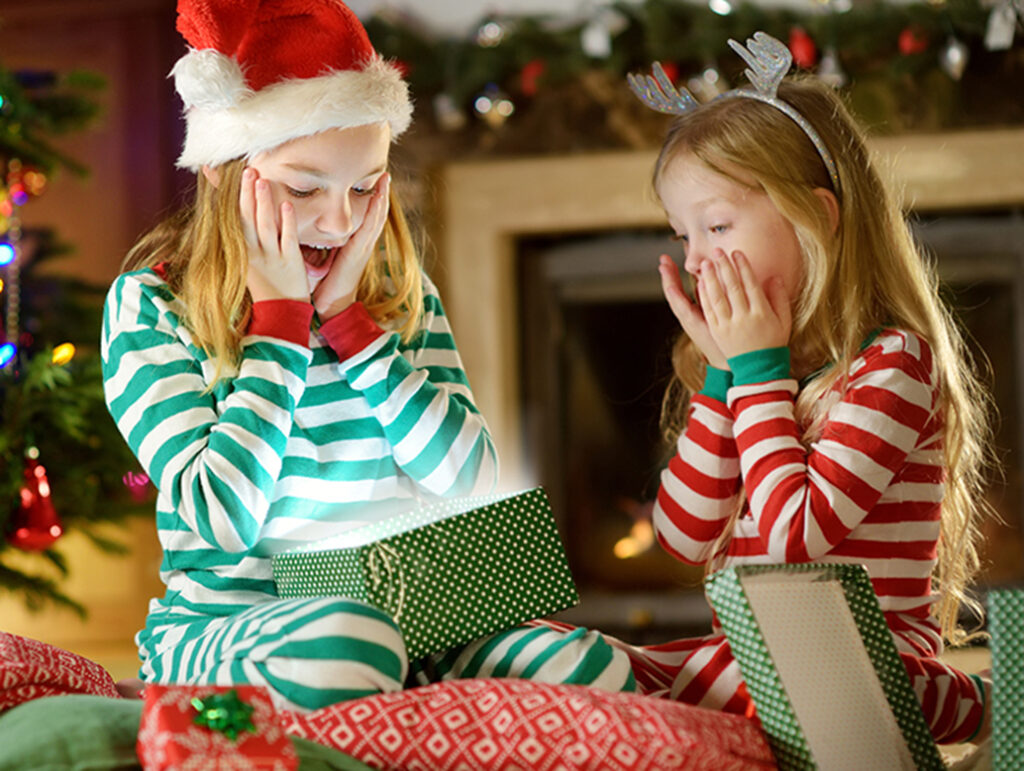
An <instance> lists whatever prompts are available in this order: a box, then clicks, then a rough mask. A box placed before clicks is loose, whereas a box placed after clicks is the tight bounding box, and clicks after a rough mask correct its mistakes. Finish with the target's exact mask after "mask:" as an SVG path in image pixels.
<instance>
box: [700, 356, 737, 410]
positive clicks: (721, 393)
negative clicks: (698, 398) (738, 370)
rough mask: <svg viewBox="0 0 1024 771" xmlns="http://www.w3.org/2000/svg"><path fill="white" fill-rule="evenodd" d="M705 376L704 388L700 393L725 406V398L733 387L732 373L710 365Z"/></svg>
mask: <svg viewBox="0 0 1024 771" xmlns="http://www.w3.org/2000/svg"><path fill="white" fill-rule="evenodd" d="M706 370H707V371H706V373H705V375H704V387H703V388H702V389H700V391H699V392H698V393H700V394H701V395H702V396H707V397H710V398H712V399H717V400H718V401H720V402H722V403H723V404H725V396H726V393H727V392H728V391H729V388H730V387H731V386H732V372H730V371H729V370H727V369H718V367H712V366H711V365H710V364H709V365H708V366H707V368H706Z"/></svg>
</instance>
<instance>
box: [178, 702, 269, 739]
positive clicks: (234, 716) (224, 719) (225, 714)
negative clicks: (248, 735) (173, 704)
mask: <svg viewBox="0 0 1024 771" xmlns="http://www.w3.org/2000/svg"><path fill="white" fill-rule="evenodd" d="M192 707H193V708H194V709H195V710H196V712H198V713H199V714H198V715H196V717H195V720H193V721H192V722H193V723H195V724H196V725H204V726H206V727H207V728H209V729H210V730H212V731H220V732H221V733H222V734H224V735H225V736H226V737H228V738H229V739H230V740H231V741H235V740H236V739H238V735H239V734H240V733H242V732H243V731H252V732H253V733H257V731H256V726H255V725H253V722H252V713H253V710H254V709H255V707H253V706H252V705H251V704H246V703H245V702H244V701H242V699H241V698H240V697H239V695H238V691H236V690H230V691H227V692H226V693H211V694H210V695H209V696H204V697H203V698H200V697H198V696H196V697H194V698H193V699H192Z"/></svg>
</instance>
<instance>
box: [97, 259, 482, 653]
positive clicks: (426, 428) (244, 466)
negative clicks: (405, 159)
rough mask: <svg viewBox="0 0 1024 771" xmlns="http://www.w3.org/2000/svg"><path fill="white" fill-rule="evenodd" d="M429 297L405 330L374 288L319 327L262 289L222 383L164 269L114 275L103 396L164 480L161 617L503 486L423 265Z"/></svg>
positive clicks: (233, 605) (236, 596) (252, 594)
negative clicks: (434, 506) (431, 507)
mask: <svg viewBox="0 0 1024 771" xmlns="http://www.w3.org/2000/svg"><path fill="white" fill-rule="evenodd" d="M424 295H425V297H424V314H423V317H422V320H421V322H420V324H419V327H418V330H417V332H416V334H415V335H414V336H413V337H412V339H411V340H410V342H408V343H403V342H401V340H400V338H399V335H398V334H397V333H396V332H394V331H391V329H390V328H388V329H382V328H381V327H380V326H378V325H377V323H376V322H375V321H374V320H373V319H372V318H371V317H370V315H369V314H368V313H367V311H366V310H365V308H364V307H363V306H362V304H361V303H355V304H353V305H352V306H350V307H349V308H348V309H346V310H345V311H343V312H342V313H340V314H338V315H337V316H335V317H333V318H332V319H330V320H328V321H327V322H325V323H324V324H323V325H322V326H320V327H319V329H315V330H314V329H311V319H312V315H313V308H312V305H311V304H310V303H308V302H299V301H292V300H275V301H266V302H260V303H256V304H255V305H254V307H253V317H252V322H251V325H250V328H249V330H248V333H247V335H246V337H245V338H244V339H243V340H242V357H241V361H240V363H239V365H238V367H237V368H236V370H234V371H232V372H231V373H230V376H229V377H226V378H224V379H222V380H220V381H218V382H217V383H216V385H215V386H214V387H213V389H212V390H210V389H209V386H210V383H211V382H212V379H213V373H214V364H213V362H212V361H211V359H210V358H209V357H208V356H207V355H206V354H205V353H204V352H203V350H202V349H201V348H200V347H199V346H198V345H197V344H196V343H195V341H194V340H193V338H192V336H191V334H190V333H189V330H188V329H187V328H186V326H185V325H184V323H183V316H184V309H183V306H182V304H181V301H180V300H179V299H178V298H177V297H175V296H174V295H173V293H172V292H171V290H170V288H169V286H168V285H167V283H166V282H165V281H164V279H163V278H162V275H161V272H160V269H159V268H157V269H156V270H153V269H143V270H139V271H135V272H132V273H126V274H123V275H121V276H120V277H119V278H118V279H117V280H116V281H115V282H114V284H113V286H112V287H111V289H110V292H109V294H108V296H107V300H106V306H105V312H104V321H103V330H102V340H101V353H102V361H103V378H104V389H105V393H106V400H107V405H108V407H109V409H110V412H111V414H112V415H113V417H114V419H115V421H116V422H117V425H118V428H119V429H120V431H121V433H122V434H123V435H124V437H125V439H126V440H127V441H128V444H129V445H130V446H131V448H132V450H133V452H134V453H135V455H136V456H137V457H138V459H139V461H140V462H141V464H142V466H143V468H144V469H145V471H146V473H147V474H148V475H149V477H150V478H151V479H152V480H153V482H154V484H155V485H156V487H157V490H158V491H159V492H158V497H157V502H156V521H157V530H158V535H159V538H160V542H161V545H162V547H163V551H164V557H163V564H162V565H161V578H162V579H163V581H164V583H165V584H166V586H167V592H166V594H165V596H164V597H163V598H157V599H154V600H153V601H152V602H151V603H150V610H149V618H148V620H147V630H152V629H153V628H155V627H157V626H160V625H163V624H179V623H187V622H188V621H189V620H195V619H196V618H197V617H198V616H211V615H212V616H223V615H230V614H233V613H236V612H238V611H241V610H243V609H245V608H247V607H250V606H251V605H253V604H254V603H257V602H261V601H267V600H271V599H274V598H275V597H276V592H275V590H274V586H273V581H272V577H271V569H270V559H269V557H270V555H272V554H274V553H276V552H279V551H281V550H284V549H287V548H290V547H293V546H298V545H302V544H306V543H309V542H315V541H317V540H319V539H322V538H324V537H326V536H329V535H335V534H337V533H339V532H343V531H344V530H346V529H350V528H353V527H356V526H359V525H361V524H365V523H367V522H371V521H376V520H379V519H381V518H385V517H387V516H389V515H390V514H391V513H392V512H394V511H395V510H396V509H399V508H402V507H403V504H404V505H405V506H408V503H409V502H410V501H411V500H412V499H414V498H417V497H435V496H454V495H466V494H472V493H478V492H486V491H489V490H490V489H491V488H492V487H493V485H494V483H495V481H496V477H497V459H496V455H495V450H494V446H493V444H492V442H491V438H490V434H489V432H488V430H487V427H486V425H485V423H484V420H483V418H482V417H481V415H480V413H479V412H478V410H477V408H476V406H475V404H474V401H473V396H472V393H471V392H470V389H469V384H468V382H467V380H466V376H465V373H464V372H463V368H462V363H461V361H460V359H459V355H458V352H457V351H456V348H455V344H454V341H453V339H452V334H451V330H450V328H449V325H448V321H447V319H446V318H445V314H444V310H443V308H442V305H441V300H440V298H439V296H438V294H437V291H436V289H435V287H434V286H433V285H432V284H431V283H430V281H429V280H428V279H426V278H424ZM147 633H148V632H147V631H146V630H144V631H143V632H142V633H140V643H141V642H142V641H143V640H144V639H145V638H146V636H147Z"/></svg>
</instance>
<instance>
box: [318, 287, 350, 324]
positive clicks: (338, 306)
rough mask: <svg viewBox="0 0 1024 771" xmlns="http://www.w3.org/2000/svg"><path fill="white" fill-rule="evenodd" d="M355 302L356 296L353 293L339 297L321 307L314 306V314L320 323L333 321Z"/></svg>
mask: <svg viewBox="0 0 1024 771" xmlns="http://www.w3.org/2000/svg"><path fill="white" fill-rule="evenodd" d="M355 301H356V295H355V292H352V293H351V294H347V295H345V296H344V297H339V298H338V299H336V300H334V301H333V302H330V303H327V304H326V305H324V306H323V307H321V306H320V305H319V304H316V312H317V314H318V315H319V316H320V319H321V321H327V320H328V319H333V318H334V317H335V316H337V315H338V314H339V313H343V312H344V311H346V310H348V309H349V308H350V307H351V306H352V304H353V303H354V302H355Z"/></svg>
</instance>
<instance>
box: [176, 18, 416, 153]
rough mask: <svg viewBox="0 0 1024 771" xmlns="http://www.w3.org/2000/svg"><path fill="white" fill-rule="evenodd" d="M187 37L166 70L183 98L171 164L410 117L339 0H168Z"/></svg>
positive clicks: (404, 94) (395, 72)
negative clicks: (180, 135) (174, 2)
mask: <svg viewBox="0 0 1024 771" xmlns="http://www.w3.org/2000/svg"><path fill="white" fill-rule="evenodd" d="M178 31H179V32H181V34H182V35H183V36H184V38H185V40H186V42H187V43H188V44H189V46H190V50H189V52H188V53H187V54H185V56H183V57H182V58H181V59H179V60H178V62H177V63H176V64H175V65H174V69H173V70H172V71H171V75H172V76H173V77H174V85H175V88H176V89H177V91H178V94H179V95H180V96H181V98H182V100H183V101H184V103H185V120H186V133H185V147H184V149H183V151H182V153H181V156H180V157H179V158H178V163H177V165H178V166H179V167H182V168H189V169H192V170H198V169H199V168H200V167H201V166H203V165H210V166H216V165H218V164H221V163H224V162H226V161H230V160H233V159H234V158H240V157H250V156H252V155H255V154H256V153H258V152H261V151H263V150H269V149H271V148H273V147H277V146H278V145H280V144H283V143H284V142H287V141H289V140H291V139H296V138H298V137H302V136H308V135H311V134H315V133H317V132H320V131H324V130H327V129H330V128H349V127H352V126H361V125H365V124H368V123H378V122H386V123H388V124H389V125H390V126H391V135H392V138H395V137H397V136H398V135H400V134H401V133H402V132H404V131H405V130H406V129H407V128H408V127H409V123H410V122H411V120H412V102H411V101H410V99H409V93H408V86H407V85H406V83H405V81H404V80H403V79H402V75H401V73H400V71H399V69H398V68H397V67H396V66H395V65H393V64H390V63H388V62H385V61H384V60H383V59H382V58H381V57H380V56H379V55H378V54H377V53H376V51H374V50H373V46H372V45H371V44H370V40H369V38H368V37H367V35H366V30H365V29H364V28H363V25H362V24H361V23H360V22H359V20H358V18H356V16H355V14H354V13H353V12H352V11H351V10H350V9H349V8H348V7H347V6H346V5H344V3H342V2H340V0H178Z"/></svg>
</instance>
